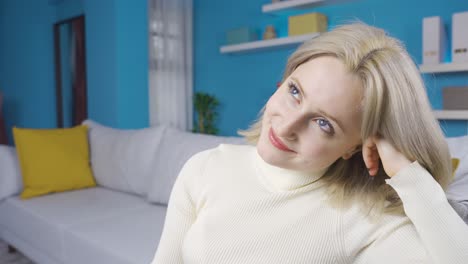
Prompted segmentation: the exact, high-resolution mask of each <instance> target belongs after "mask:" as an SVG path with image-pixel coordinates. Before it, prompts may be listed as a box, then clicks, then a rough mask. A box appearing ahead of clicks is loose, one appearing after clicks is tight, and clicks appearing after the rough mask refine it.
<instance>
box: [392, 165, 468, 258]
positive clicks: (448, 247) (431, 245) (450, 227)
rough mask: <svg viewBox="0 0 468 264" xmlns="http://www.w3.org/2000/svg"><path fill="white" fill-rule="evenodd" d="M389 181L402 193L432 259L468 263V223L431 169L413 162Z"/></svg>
mask: <svg viewBox="0 0 468 264" xmlns="http://www.w3.org/2000/svg"><path fill="white" fill-rule="evenodd" d="M386 181H387V183H388V184H389V185H391V186H392V187H393V188H394V189H395V190H396V192H397V193H398V195H399V196H400V198H401V200H402V202H403V207H404V209H405V213H406V215H407V216H408V218H409V219H410V220H411V222H412V223H413V224H414V226H415V228H416V231H417V233H418V235H419V237H420V239H421V242H422V244H423V245H424V247H425V248H426V250H427V252H428V254H429V255H430V256H431V259H432V260H433V261H434V262H435V263H467V262H468V225H466V224H465V222H463V220H462V219H461V218H460V216H459V215H458V214H457V213H456V212H455V210H454V209H453V208H452V206H450V204H449V203H448V201H447V198H446V196H445V193H444V191H443V190H442V188H441V187H440V185H439V184H438V183H437V182H436V181H435V180H434V178H433V177H432V176H431V175H430V174H429V172H427V171H426V170H425V169H424V168H423V167H421V166H420V165H419V163H418V162H413V163H412V164H411V165H409V166H407V167H405V168H403V169H402V170H400V171H399V172H398V173H397V174H396V175H394V176H393V177H392V178H391V179H388V180H386Z"/></svg>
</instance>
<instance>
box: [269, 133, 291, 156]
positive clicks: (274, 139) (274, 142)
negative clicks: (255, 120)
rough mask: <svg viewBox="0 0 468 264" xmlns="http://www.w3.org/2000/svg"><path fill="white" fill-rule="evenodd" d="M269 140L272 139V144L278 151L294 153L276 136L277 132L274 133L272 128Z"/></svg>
mask: <svg viewBox="0 0 468 264" xmlns="http://www.w3.org/2000/svg"><path fill="white" fill-rule="evenodd" d="M268 138H269V139H270V142H271V144H272V145H273V146H275V147H276V148H277V149H279V150H282V151H286V152H294V151H293V150H291V149H290V148H288V147H287V146H286V145H285V144H284V143H283V142H282V141H281V139H279V138H278V137H277V136H276V135H275V132H274V131H273V129H272V128H270V131H269V133H268Z"/></svg>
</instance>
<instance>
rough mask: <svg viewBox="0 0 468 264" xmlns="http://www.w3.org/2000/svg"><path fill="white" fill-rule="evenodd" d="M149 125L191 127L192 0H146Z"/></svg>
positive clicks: (183, 128) (186, 128)
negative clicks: (147, 3) (147, 14)
mask: <svg viewBox="0 0 468 264" xmlns="http://www.w3.org/2000/svg"><path fill="white" fill-rule="evenodd" d="M148 1H149V5H148V7H149V8H148V9H149V16H148V17H149V49H150V51H149V56H150V58H149V68H150V69H149V108H150V110H149V111H150V125H152V126H154V125H169V126H172V127H176V128H179V129H182V130H191V129H192V123H193V120H192V118H193V115H192V111H193V110H192V109H193V107H192V105H193V103H192V94H193V83H192V82H193V81H192V80H193V77H192V75H193V63H192V61H193V59H192V58H193V56H192V16H193V2H192V1H193V0H148Z"/></svg>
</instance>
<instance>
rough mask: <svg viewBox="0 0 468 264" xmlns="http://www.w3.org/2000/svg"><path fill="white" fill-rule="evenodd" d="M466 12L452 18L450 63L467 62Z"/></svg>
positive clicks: (467, 15)
mask: <svg viewBox="0 0 468 264" xmlns="http://www.w3.org/2000/svg"><path fill="white" fill-rule="evenodd" d="M467 25H468V12H461V13H454V14H453V16H452V62H455V63H457V62H468V27H467Z"/></svg>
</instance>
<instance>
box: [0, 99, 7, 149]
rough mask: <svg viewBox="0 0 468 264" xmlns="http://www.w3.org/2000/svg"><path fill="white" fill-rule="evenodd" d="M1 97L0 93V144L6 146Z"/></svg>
mask: <svg viewBox="0 0 468 264" xmlns="http://www.w3.org/2000/svg"><path fill="white" fill-rule="evenodd" d="M2 109H3V95H2V94H1V93H0V144H5V145H7V144H8V140H7V134H6V126H5V119H4V118H3V111H2Z"/></svg>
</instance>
